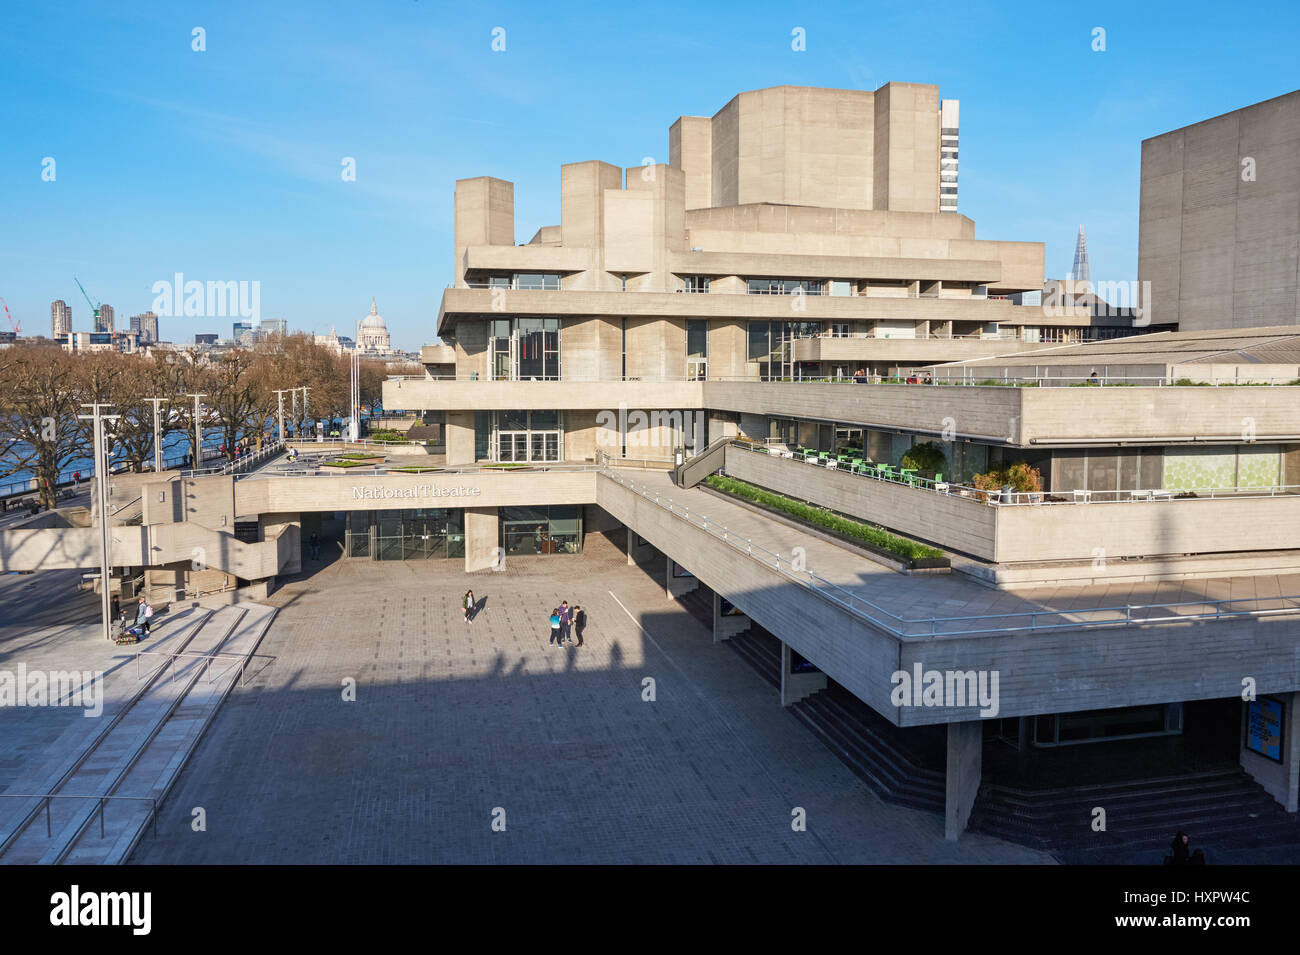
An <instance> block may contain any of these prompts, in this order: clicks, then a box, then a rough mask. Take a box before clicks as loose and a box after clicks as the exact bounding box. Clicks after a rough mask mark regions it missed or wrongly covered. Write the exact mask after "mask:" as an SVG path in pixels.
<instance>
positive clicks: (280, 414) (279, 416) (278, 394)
mask: <svg viewBox="0 0 1300 955" xmlns="http://www.w3.org/2000/svg"><path fill="white" fill-rule="evenodd" d="M288 391H289V389H288V388H277V389H275V400H276V412H275V417H276V421H277V422H278V424H279V428H280V442H281V443H283V442H284V396H285V394H286V393H287V392H288ZM294 397H295V398H296V397H297V393H296V392H295V394H294ZM297 403H298V402H296V401H295V402H294V404H295V405H296V404H297Z"/></svg>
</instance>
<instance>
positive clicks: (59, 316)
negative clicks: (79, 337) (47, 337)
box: [50, 299, 72, 338]
mask: <svg viewBox="0 0 1300 955" xmlns="http://www.w3.org/2000/svg"><path fill="white" fill-rule="evenodd" d="M70 331H72V309H70V308H68V303H67V302H65V301H63V299H56V300H55V301H53V302H51V303H50V334H51V335H52V336H53V337H55V338H58V337H59V336H60V335H66V334H68V332H70Z"/></svg>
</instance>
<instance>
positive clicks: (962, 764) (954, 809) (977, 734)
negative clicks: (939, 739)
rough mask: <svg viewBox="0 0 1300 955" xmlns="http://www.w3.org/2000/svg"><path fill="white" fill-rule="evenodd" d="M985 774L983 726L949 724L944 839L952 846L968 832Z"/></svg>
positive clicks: (969, 722) (966, 723) (971, 722)
mask: <svg viewBox="0 0 1300 955" xmlns="http://www.w3.org/2000/svg"><path fill="white" fill-rule="evenodd" d="M983 772H984V724H983V723H982V722H980V721H979V720H970V721H968V722H965V723H949V724H948V774H947V787H946V789H947V791H946V794H945V798H944V826H943V835H944V838H945V839H948V840H949V841H950V842H956V841H957V837H958V836H959V835H961V833H962V832H964V831H965V829H966V823H967V822H969V821H970V812H971V809H972V808H973V807H974V805H975V796H976V795H978V793H979V790H980V777H981V775H982V774H983Z"/></svg>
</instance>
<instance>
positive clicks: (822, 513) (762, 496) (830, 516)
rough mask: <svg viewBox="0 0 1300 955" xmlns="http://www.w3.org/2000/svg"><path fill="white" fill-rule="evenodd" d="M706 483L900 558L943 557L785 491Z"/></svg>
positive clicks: (717, 479)
mask: <svg viewBox="0 0 1300 955" xmlns="http://www.w3.org/2000/svg"><path fill="white" fill-rule="evenodd" d="M705 483H706V484H708V485H709V487H712V488H714V489H715V490H719V491H722V492H724V493H726V494H734V495H735V496H736V497H740V498H744V499H745V500H747V501H753V502H754V503H755V504H762V505H763V506H764V507H770V508H773V509H775V510H778V511H782V512H783V513H786V514H789V515H790V516H791V517H793V518H796V519H797V520H801V521H803V522H805V523H807V524H812V525H814V526H817V527H825V528H826V529H828V530H832V531H835V532H836V533H838V534H843V535H844V536H845V537H849V538H853V539H856V540H860V541H864V542H865V543H868V544H871V545H873V546H875V547H879V548H881V549H883V550H886V551H889V552H890V553H891V554H898V555H899V556H901V557H907V558H909V559H911V560H921V559H924V558H927V557H930V558H933V557H942V556H943V551H941V550H939V549H938V548H936V547H928V546H926V545H925V544H918V543H917V542H916V541H910V540H907V539H906V538H903V537H899V536H897V535H895V534H891V533H889V531H887V530H885V529H884V528H883V527H876V526H875V525H872V524H864V523H862V522H861V521H855V520H851V519H849V518H847V517H841V516H840V515H838V514H835V513H833V512H831V511H828V510H826V509H825V508H821V507H816V506H814V505H812V504H805V503H803V502H802V501H796V500H794V499H793V498H789V497H786V496H785V495H784V494H777V493H776V492H774V491H768V490H765V489H763V488H761V487H755V486H754V485H753V484H749V483H748V482H746V481H738V480H736V479H735V478H729V477H723V476H722V475H720V474H714V475H711V476H709V477H708V478H706V479H705Z"/></svg>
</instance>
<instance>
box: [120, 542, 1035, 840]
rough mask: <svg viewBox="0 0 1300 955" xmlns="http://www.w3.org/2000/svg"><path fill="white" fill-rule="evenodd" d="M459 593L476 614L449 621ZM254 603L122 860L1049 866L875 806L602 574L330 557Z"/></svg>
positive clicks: (623, 584)
mask: <svg viewBox="0 0 1300 955" xmlns="http://www.w3.org/2000/svg"><path fill="white" fill-rule="evenodd" d="M594 550H596V548H593V551H594ZM659 576H660V577H661V575H659ZM466 586H473V588H474V590H475V594H476V595H477V596H478V598H479V599H480V600H482V599H483V598H486V604H485V606H484V608H483V610H482V611H481V613H480V614H479V617H478V618H477V620H476V621H475V622H474V623H473V624H472V625H471V626H468V627H467V626H466V625H465V624H464V623H463V622H462V621H461V618H460V611H459V601H460V597H461V595H462V594H463V593H464V590H465V588H466ZM562 598H567V599H568V600H569V601H570V602H571V603H573V602H575V601H576V602H578V603H581V604H583V605H584V606H585V607H586V608H588V612H589V614H590V621H591V622H590V625H589V627H588V629H587V632H586V646H584V647H582V648H567V647H566V648H565V649H563V650H560V649H548V647H547V645H546V644H547V639H548V637H549V627H548V625H547V623H546V617H547V615H548V614H549V611H550V609H551V607H553V606H554V605H555V604H556V603H558V601H559V600H560V599H562ZM270 602H271V603H274V604H276V605H278V606H279V607H280V608H281V610H280V613H279V616H278V617H277V618H276V621H275V623H274V625H273V626H272V628H271V630H270V632H269V633H268V635H267V637H266V639H265V640H264V641H263V643H262V646H261V648H260V650H261V652H262V653H267V654H273V655H275V657H276V661H275V663H274V665H273V666H271V667H270V668H268V669H267V670H265V671H264V672H263V673H261V674H260V675H259V676H258V677H257V678H256V679H255V680H254V681H253V682H252V683H251V684H250V685H249V686H246V687H242V688H237V689H236V690H235V691H233V692H232V694H231V696H230V698H229V699H228V700H227V702H226V704H225V706H224V708H223V709H222V711H221V712H220V713H219V714H218V716H217V718H216V720H215V721H214V723H213V724H212V726H211V727H210V728H209V730H208V732H207V734H206V736H205V737H204V740H203V742H202V743H201V744H200V746H199V748H198V749H197V750H196V752H195V754H194V755H193V756H192V757H191V760H190V763H189V765H188V766H187V767H186V769H185V770H184V772H183V773H182V775H181V777H180V779H179V781H178V783H177V785H176V788H175V789H173V791H172V795H171V797H170V798H169V800H168V803H167V805H166V806H165V808H164V809H163V811H162V814H161V817H160V819H159V825H158V829H159V832H158V835H157V836H156V837H155V836H153V835H146V836H145V837H144V839H143V840H142V842H141V844H140V846H139V847H138V848H137V850H136V853H135V855H134V857H133V859H132V861H133V862H135V863H437V862H442V863H557V862H572V863H697V862H700V863H710V862H713V863H731V862H741V863H745V862H763V863H771V862H778V863H781V862H784V863H835V862H843V863H868V862H870V863H992V862H1005V863H1014V862H1050V861H1051V859H1050V858H1049V857H1048V856H1046V855H1045V854H1043V853H1038V852H1034V851H1032V850H1029V849H1025V848H1022V847H1019V846H1013V845H1009V844H1007V843H1003V842H1000V841H998V840H996V839H993V838H990V837H987V836H982V835H975V834H969V835H967V836H965V837H963V839H962V840H961V841H960V842H958V843H949V842H945V841H944V839H943V821H942V819H941V818H939V817H938V816H935V815H933V814H929V813H923V812H916V811H912V810H908V809H904V808H901V807H895V806H890V805H887V804H885V803H882V802H881V801H880V800H879V799H877V798H876V797H875V795H874V794H872V793H871V792H870V791H869V790H868V789H867V788H866V787H865V786H864V785H863V784H862V783H861V782H860V781H859V780H858V779H857V778H856V777H855V776H853V775H852V773H850V772H849V771H848V770H847V769H846V768H845V767H844V766H843V765H842V764H841V763H840V762H839V761H838V760H837V759H836V758H835V757H834V756H833V755H832V754H831V753H830V752H828V751H827V750H826V749H825V748H824V747H823V746H822V745H821V744H820V743H818V742H817V741H816V740H815V739H814V738H813V737H812V736H811V734H810V733H809V732H808V731H807V730H806V729H805V728H804V727H803V726H802V724H800V723H799V722H798V721H797V720H795V719H794V718H793V717H792V716H791V715H790V714H788V713H786V712H785V711H784V710H783V709H782V708H781V706H780V704H779V702H778V700H777V696H776V693H775V692H774V691H773V690H772V688H771V687H770V686H769V685H768V684H766V683H765V682H763V680H762V679H761V678H760V677H759V676H758V675H757V674H756V673H754V672H753V671H752V670H750V669H749V668H748V667H747V666H746V665H745V664H744V662H743V661H741V660H740V659H738V658H737V656H736V655H735V654H734V653H732V652H731V651H730V650H729V649H728V648H726V647H723V646H715V645H714V644H713V643H712V642H711V637H710V634H709V632H708V630H707V628H705V627H703V626H701V625H700V624H699V623H698V622H697V621H696V620H695V619H694V618H693V617H691V616H690V614H689V613H687V612H686V611H685V610H683V609H682V608H681V607H680V606H679V605H678V604H677V603H676V602H674V601H669V600H667V599H666V598H665V596H664V592H663V588H662V584H661V581H660V579H659V578H658V577H655V576H652V575H648V574H647V573H646V572H644V571H641V570H639V569H637V568H630V567H627V566H626V564H625V563H623V561H622V558H621V557H620V558H618V559H610V558H608V557H596V556H593V555H591V554H588V555H583V556H581V557H539V558H523V559H515V560H512V561H511V562H510V567H509V569H508V570H507V571H506V572H504V573H501V574H494V573H491V572H486V573H479V574H473V575H466V574H464V573H463V571H462V570H461V562H459V561H429V562H421V563H415V562H408V563H374V562H369V561H338V562H335V563H333V564H330V565H328V566H326V567H323V568H321V569H319V570H318V571H316V572H315V574H314V575H311V576H304V577H303V578H301V579H299V580H298V581H296V582H293V583H290V584H289V585H287V586H286V587H285V588H284V589H282V590H280V591H279V592H277V593H276V594H274V595H273V596H272V598H271V601H270ZM624 607H626V608H627V609H628V610H629V611H631V615H629V613H627V612H625V611H624V609H623V608H624ZM634 618H635V619H634ZM645 677H651V678H653V679H654V680H655V690H656V699H655V701H654V702H645V701H643V700H642V680H643V679H644V678H645ZM345 679H353V680H355V681H356V687H357V699H356V702H345V701H344V700H343V699H342V695H343V682H344V680H345ZM197 806H201V807H203V808H204V810H205V811H206V817H207V831H206V832H194V831H192V830H191V826H190V822H191V818H192V816H191V813H192V810H193V808H194V807H197ZM795 807H802V808H803V809H804V810H806V813H807V820H808V825H807V831H805V832H795V831H793V830H792V828H791V819H792V816H791V813H792V810H793V809H794V808H795ZM498 808H499V809H502V810H504V818H505V831H504V832H494V831H493V829H492V822H493V813H494V810H497V809H498Z"/></svg>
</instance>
